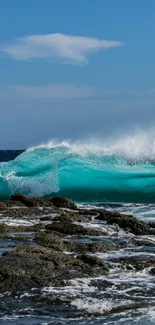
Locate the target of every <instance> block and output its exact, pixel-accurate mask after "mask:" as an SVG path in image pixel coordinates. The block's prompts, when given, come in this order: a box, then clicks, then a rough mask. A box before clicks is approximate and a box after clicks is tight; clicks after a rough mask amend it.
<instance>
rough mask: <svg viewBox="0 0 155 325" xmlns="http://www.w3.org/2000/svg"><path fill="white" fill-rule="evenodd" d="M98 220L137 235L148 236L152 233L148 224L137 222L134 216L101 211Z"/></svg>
mask: <svg viewBox="0 0 155 325" xmlns="http://www.w3.org/2000/svg"><path fill="white" fill-rule="evenodd" d="M96 219H97V220H103V221H106V222H107V223H108V224H117V225H118V226H119V227H120V228H123V229H124V230H127V231H130V232H132V233H133V234H135V235H146V234H149V233H150V227H149V226H148V224H147V223H145V222H143V221H141V220H137V219H136V218H135V217H133V216H129V215H125V214H120V213H117V212H110V211H101V212H100V213H99V215H98V216H97V217H96Z"/></svg>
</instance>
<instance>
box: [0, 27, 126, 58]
mask: <svg viewBox="0 0 155 325" xmlns="http://www.w3.org/2000/svg"><path fill="white" fill-rule="evenodd" d="M121 45H123V43H122V42H120V41H112V40H103V39H97V38H93V37H85V36H71V35H64V34H59V33H56V34H46V35H32V36H24V37H22V38H17V39H15V40H13V41H12V42H11V43H10V44H6V45H4V46H2V47H1V48H0V51H1V52H4V53H6V54H7V55H9V56H11V57H12V58H14V59H16V60H30V59H45V58H57V59H59V60H60V61H61V62H62V63H73V64H81V63H87V62H88V61H87V56H88V55H89V54H90V53H93V52H98V51H100V50H102V49H109V48H114V47H119V46H121Z"/></svg>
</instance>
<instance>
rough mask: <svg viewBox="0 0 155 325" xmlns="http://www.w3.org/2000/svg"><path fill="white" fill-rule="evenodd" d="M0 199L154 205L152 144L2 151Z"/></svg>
mask: <svg viewBox="0 0 155 325" xmlns="http://www.w3.org/2000/svg"><path fill="white" fill-rule="evenodd" d="M0 161H1V163H0V198H3V199H6V198H8V197H10V195H11V194H14V193H24V194H26V195H29V196H39V197H48V196H51V195H52V196H53V195H62V196H68V197H70V198H72V199H73V200H75V201H77V202H83V203H94V202H95V203H102V202H124V203H125V202H126V203H127V202H128V203H131V202H132V203H154V202H155V140H154V137H153V136H151V135H146V134H137V135H135V136H128V137H124V138H120V139H115V140H113V141H109V142H108V141H103V140H94V139H93V140H89V141H86V140H85V141H83V142H82V141H81V142H74V143H73V142H67V141H63V142H61V143H60V142H50V143H47V144H44V145H39V146H37V147H33V148H30V149H28V150H26V151H24V152H23V151H22V150H20V151H18V150H11V151H8V150H6V151H4V150H3V151H0Z"/></svg>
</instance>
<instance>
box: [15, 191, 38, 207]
mask: <svg viewBox="0 0 155 325" xmlns="http://www.w3.org/2000/svg"><path fill="white" fill-rule="evenodd" d="M11 200H13V201H19V202H21V203H23V204H24V205H26V206H27V207H34V206H36V200H34V199H33V198H29V197H27V196H26V195H24V194H14V195H11Z"/></svg>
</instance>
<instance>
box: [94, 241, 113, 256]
mask: <svg viewBox="0 0 155 325" xmlns="http://www.w3.org/2000/svg"><path fill="white" fill-rule="evenodd" d="M114 249H116V245H113V244H110V243H99V242H94V243H92V244H89V245H88V250H89V251H90V252H91V253H96V252H107V251H111V250H114Z"/></svg>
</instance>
